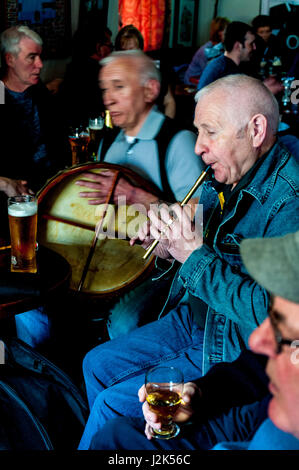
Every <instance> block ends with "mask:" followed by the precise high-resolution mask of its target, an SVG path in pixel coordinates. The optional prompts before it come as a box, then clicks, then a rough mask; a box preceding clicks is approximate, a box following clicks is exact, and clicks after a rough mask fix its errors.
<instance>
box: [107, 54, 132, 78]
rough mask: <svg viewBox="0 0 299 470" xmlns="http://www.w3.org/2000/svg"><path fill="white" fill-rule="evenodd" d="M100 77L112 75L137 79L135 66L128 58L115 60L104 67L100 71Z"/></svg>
mask: <svg viewBox="0 0 299 470" xmlns="http://www.w3.org/2000/svg"><path fill="white" fill-rule="evenodd" d="M101 74H102V75H107V74H109V75H110V74H114V75H119V76H130V77H137V76H138V71H137V66H136V64H135V63H134V61H133V60H131V59H130V58H120V59H115V60H113V62H110V63H109V64H107V65H105V66H104V67H103V68H102V70H101Z"/></svg>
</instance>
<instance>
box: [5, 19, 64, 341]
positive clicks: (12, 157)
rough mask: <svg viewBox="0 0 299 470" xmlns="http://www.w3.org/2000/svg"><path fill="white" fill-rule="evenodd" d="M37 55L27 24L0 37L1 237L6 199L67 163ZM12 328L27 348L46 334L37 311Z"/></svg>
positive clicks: (38, 50)
mask: <svg viewBox="0 0 299 470" xmlns="http://www.w3.org/2000/svg"><path fill="white" fill-rule="evenodd" d="M41 53H42V39H41V38H40V36H39V35H38V34H37V33H36V32H35V31H32V30H31V29H29V28H28V27H27V26H24V25H19V26H13V27H11V28H8V29H6V30H5V31H4V32H3V33H2V34H1V58H2V60H1V64H2V70H1V80H2V81H3V83H4V85H5V104H4V105H3V106H0V110H1V113H2V120H1V122H2V127H1V131H2V135H3V137H5V140H6V142H9V151H7V154H5V153H3V158H2V161H1V171H0V173H1V179H0V191H3V192H2V194H1V196H0V211H1V221H2V226H1V232H3V237H4V238H7V236H8V226H6V227H4V226H5V223H3V221H4V220H6V221H7V220H8V218H7V197H6V196H14V195H17V194H29V193H31V194H33V192H35V191H37V190H38V189H40V188H41V187H42V186H43V184H44V183H45V182H46V180H47V179H48V178H49V177H50V176H53V175H54V174H55V173H56V172H57V171H58V170H59V169H63V168H64V167H65V164H66V161H67V157H66V155H67V149H68V141H67V138H66V133H64V128H63V126H62V125H61V123H60V113H59V111H58V109H57V108H56V105H55V102H54V100H53V97H52V96H51V94H50V92H49V91H48V90H47V88H46V87H45V86H44V85H43V84H42V83H41V82H40V72H41V69H42V67H43V63H42V60H41ZM4 195H5V197H4ZM6 225H8V224H6ZM0 236H1V234H0ZM44 321H45V322H46V326H45V325H44ZM16 325H17V333H18V335H19V337H20V338H22V339H23V340H28V342H29V343H30V344H31V345H34V344H35V342H39V341H40V340H41V338H42V337H44V334H45V335H46V336H47V335H48V326H47V317H46V316H43V314H42V312H40V311H36V310H33V311H30V312H26V313H25V314H20V315H17V316H16ZM32 325H34V326H35V327H36V328H35V330H32ZM39 326H40V327H41V329H39ZM25 332H26V333H25ZM28 335H29V336H28ZM34 336H35V338H34ZM31 339H32V341H34V343H32V342H31Z"/></svg>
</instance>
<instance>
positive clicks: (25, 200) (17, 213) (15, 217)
mask: <svg viewBox="0 0 299 470" xmlns="http://www.w3.org/2000/svg"><path fill="white" fill-rule="evenodd" d="M8 219H9V231H10V242H11V267H10V270H11V271H12V272H18V273H36V272H37V266H36V252H35V246H36V229H37V201H36V199H35V197H34V196H14V197H10V198H8Z"/></svg>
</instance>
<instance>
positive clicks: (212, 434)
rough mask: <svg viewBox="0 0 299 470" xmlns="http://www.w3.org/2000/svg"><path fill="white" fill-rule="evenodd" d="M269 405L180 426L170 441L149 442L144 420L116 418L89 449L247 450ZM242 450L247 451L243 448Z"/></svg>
mask: <svg viewBox="0 0 299 470" xmlns="http://www.w3.org/2000/svg"><path fill="white" fill-rule="evenodd" d="M268 401H269V397H267V398H265V399H264V400H262V401H261V402H260V403H258V402H256V403H252V404H250V405H245V406H242V407H236V408H232V409H230V410H229V411H228V412H226V413H223V414H220V415H219V416H217V417H215V418H211V419H209V420H208V421H205V422H204V423H201V422H196V421H194V422H193V423H192V424H187V425H186V424H185V425H181V432H180V434H179V435H178V436H177V437H176V438H175V439H170V440H160V439H151V440H148V439H147V438H146V437H145V435H144V427H145V423H144V420H142V419H140V418H139V419H138V418H124V417H122V418H116V419H113V420H111V421H109V422H108V423H106V425H105V426H104V427H103V428H102V429H101V430H100V431H99V432H98V433H97V434H96V435H95V436H94V437H93V439H92V442H91V445H90V449H91V450H199V449H200V450H210V449H214V446H215V445H217V444H218V445H219V443H224V444H228V443H234V442H235V444H237V443H238V444H240V443H242V444H244V443H246V444H245V446H248V443H249V442H248V441H249V440H250V439H251V437H252V436H253V435H254V434H255V432H256V430H257V429H259V427H260V425H261V423H263V421H264V420H265V419H266V417H267V408H268ZM269 438H270V439H271V437H269ZM236 441H237V442H236ZM220 448H222V447H221V446H220V445H219V449H220ZM239 448H242V449H244V447H243V446H242V445H240V446H239Z"/></svg>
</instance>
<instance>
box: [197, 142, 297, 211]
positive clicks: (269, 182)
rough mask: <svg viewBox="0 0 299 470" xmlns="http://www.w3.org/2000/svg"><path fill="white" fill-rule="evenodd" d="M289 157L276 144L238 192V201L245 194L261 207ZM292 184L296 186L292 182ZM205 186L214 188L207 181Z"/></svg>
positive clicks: (288, 154)
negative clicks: (245, 185)
mask: <svg viewBox="0 0 299 470" xmlns="http://www.w3.org/2000/svg"><path fill="white" fill-rule="evenodd" d="M277 147H278V148H277ZM289 156H290V153H289V152H288V150H287V149H286V148H285V147H284V146H283V145H281V144H280V143H278V142H276V143H275V144H274V145H273V147H272V148H271V150H270V151H269V153H268V155H267V156H266V158H265V160H264V161H263V163H262V165H261V166H260V167H259V169H258V170H257V172H256V174H255V175H254V177H253V179H252V181H251V182H250V184H249V185H248V186H247V187H245V188H243V189H241V190H240V194H239V197H238V201H239V199H240V197H242V193H243V192H246V193H248V194H250V195H251V196H252V197H254V198H255V199H256V200H257V201H258V202H259V203H260V204H261V205H263V204H264V203H265V202H266V201H267V199H268V196H269V195H270V194H271V191H272V189H273V187H274V184H275V181H276V178H277V173H278V172H279V171H280V169H281V168H282V167H283V166H284V165H285V163H286V162H287V160H288V158H289ZM285 176H286V178H287V179H288V180H289V182H290V183H291V184H292V180H291V179H290V178H289V177H288V175H285ZM293 184H294V186H296V185H295V183H294V182H293ZM206 185H211V186H212V187H213V186H214V185H213V182H212V181H211V180H210V181H207V183H206ZM296 189H297V186H296ZM214 190H215V201H217V200H218V196H217V193H216V189H215V188H214Z"/></svg>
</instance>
